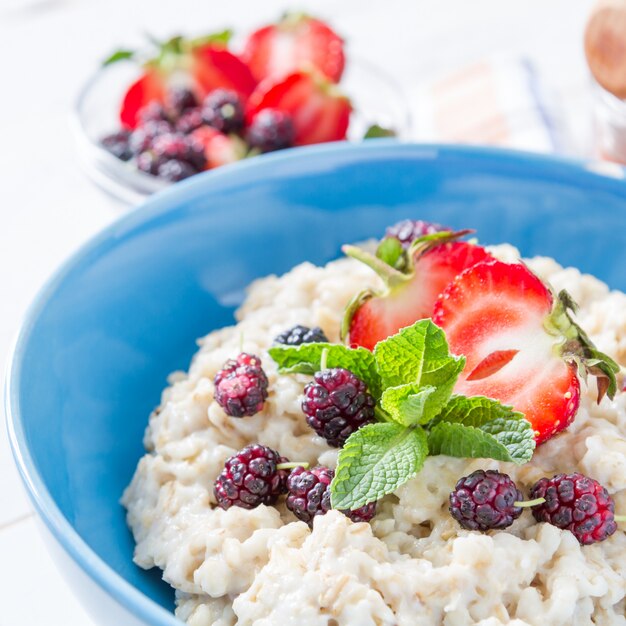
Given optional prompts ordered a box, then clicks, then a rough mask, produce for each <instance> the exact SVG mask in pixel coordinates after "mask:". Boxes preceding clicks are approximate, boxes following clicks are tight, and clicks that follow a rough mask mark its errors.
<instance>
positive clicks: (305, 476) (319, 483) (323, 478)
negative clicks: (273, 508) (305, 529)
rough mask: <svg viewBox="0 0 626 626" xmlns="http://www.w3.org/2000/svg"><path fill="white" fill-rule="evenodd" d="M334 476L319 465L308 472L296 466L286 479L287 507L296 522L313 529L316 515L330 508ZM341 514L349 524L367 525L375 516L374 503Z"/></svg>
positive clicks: (322, 513) (330, 470)
mask: <svg viewBox="0 0 626 626" xmlns="http://www.w3.org/2000/svg"><path fill="white" fill-rule="evenodd" d="M334 476H335V472H334V471H333V470H332V469H330V468H328V467H324V466H322V465H318V466H317V467H314V468H312V469H310V470H307V469H304V468H303V467H296V468H295V469H294V470H293V471H292V472H291V474H290V475H289V478H288V479H287V490H288V495H287V508H288V509H289V510H290V511H291V512H292V513H293V514H294V515H295V516H296V517H297V518H298V519H300V520H302V521H303V522H306V523H307V524H308V525H309V526H313V520H314V518H315V517H316V516H317V515H324V514H325V513H328V511H330V509H331V503H330V483H331V482H332V480H333V478H334ZM342 513H343V514H344V515H346V516H347V517H349V518H350V519H351V520H352V521H353V522H369V521H370V520H371V519H372V517H374V515H375V514H376V503H375V502H371V503H370V504H366V505H365V506H362V507H360V508H358V509H355V510H354V511H342Z"/></svg>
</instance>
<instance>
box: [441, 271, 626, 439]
mask: <svg viewBox="0 0 626 626" xmlns="http://www.w3.org/2000/svg"><path fill="white" fill-rule="evenodd" d="M574 309H575V304H574V303H573V302H572V300H571V298H569V296H568V295H567V294H566V293H565V292H562V293H561V294H559V296H558V297H555V296H554V295H553V293H552V292H551V290H550V289H549V288H548V287H547V286H546V285H545V284H544V283H543V282H542V281H541V280H540V279H539V278H538V277H537V276H535V275H534V274H533V273H532V272H531V271H530V270H529V269H528V268H527V267H526V266H525V265H523V264H521V263H516V264H508V263H502V262H500V261H495V260H494V261H489V262H482V263H479V264H477V265H474V266H473V267H470V268H468V269H466V270H465V271H463V272H462V273H461V274H459V275H458V276H457V277H456V278H455V279H454V281H453V282H452V283H451V284H450V285H448V287H447V288H446V289H445V290H444V291H443V293H442V294H441V295H440V296H439V298H438V299H437V302H436V303H435V306H434V315H433V321H434V322H435V323H436V324H437V325H439V326H440V327H441V328H443V329H444V330H445V332H446V336H447V338H448V343H449V345H450V351H451V352H452V353H454V354H457V355H461V354H462V355H464V356H465V358H466V365H465V369H464V370H463V372H462V374H461V376H460V378H459V381H458V382H457V385H456V386H455V391H456V392H457V393H461V394H464V395H467V396H487V397H490V398H494V399H496V400H499V401H500V402H502V403H503V404H507V405H510V406H513V408H514V409H515V410H517V411H519V412H521V413H523V414H524V415H525V417H526V419H527V420H528V421H530V423H531V424H532V426H533V428H534V430H535V438H536V441H537V443H542V442H543V441H546V440H547V439H549V438H550V437H552V436H553V435H555V434H556V433H558V432H559V431H561V430H563V429H564V428H566V427H567V426H568V425H569V424H570V423H571V422H572V420H573V419H574V416H575V415H576V411H577V410H578V405H579V401H580V382H579V377H578V376H579V373H580V374H582V375H586V374H587V373H591V374H593V375H595V376H597V377H598V389H599V396H598V401H600V399H601V398H602V396H603V395H604V393H608V395H609V396H610V397H613V395H614V394H615V390H616V382H615V373H616V372H617V371H618V370H619V368H618V366H617V365H616V364H615V362H614V361H613V360H612V359H611V358H610V357H608V356H607V355H605V354H602V353H601V352H599V351H598V350H597V349H596V348H595V346H594V345H593V344H592V342H591V341H590V340H589V338H588V337H587V335H586V334H585V333H584V331H583V330H582V329H581V328H580V327H579V326H578V325H577V324H576V323H575V322H574V321H573V318H572V316H571V314H570V311H572V310H574Z"/></svg>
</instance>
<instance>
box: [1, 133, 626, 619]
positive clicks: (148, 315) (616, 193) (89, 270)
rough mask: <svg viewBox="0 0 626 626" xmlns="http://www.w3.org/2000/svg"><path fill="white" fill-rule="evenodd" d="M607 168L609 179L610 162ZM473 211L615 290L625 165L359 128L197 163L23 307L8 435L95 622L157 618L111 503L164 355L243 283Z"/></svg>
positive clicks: (181, 346) (202, 328) (166, 613)
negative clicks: (393, 229)
mask: <svg viewBox="0 0 626 626" xmlns="http://www.w3.org/2000/svg"><path fill="white" fill-rule="evenodd" d="M620 177H621V178H620ZM409 216H411V217H419V218H423V219H426V220H433V221H437V222H440V223H443V224H447V225H450V226H452V227H456V228H464V227H472V228H475V229H476V230H477V231H478V235H479V237H480V239H481V241H483V242H487V243H498V242H502V241H510V242H512V243H513V244H515V245H517V246H519V248H521V250H522V252H523V253H524V254H525V255H535V254H545V255H550V256H554V257H555V258H556V259H557V260H558V261H560V262H561V263H564V264H572V265H576V266H578V267H580V268H581V269H582V270H584V271H587V272H592V273H594V274H596V275H598V276H599V277H600V278H602V279H604V280H606V281H607V282H608V283H609V284H610V285H611V286H612V287H615V288H620V289H626V272H625V271H624V268H625V267H626V182H625V181H624V179H623V171H622V170H620V169H616V170H615V177H609V176H604V175H600V174H597V173H594V172H593V171H591V169H590V168H588V167H586V166H585V165H582V164H574V163H568V162H564V161H560V160H556V159H550V158H543V157H534V156H529V155H522V154H515V153H509V152H502V151H497V150H487V149H470V148H439V147H435V146H431V147H428V146H412V145H399V144H395V143H389V142H371V143H366V144H364V145H358V146H351V145H345V144H344V145H329V146H317V147H314V148H308V149H301V150H290V151H289V152H288V154H279V155H276V156H267V157H261V158H258V159H254V160H252V161H250V162H249V163H247V164H240V165H237V166H234V167H225V168H223V169H220V170H218V171H217V172H215V173H209V174H206V175H202V176H198V177H194V179H193V180H191V181H189V182H186V183H182V184H178V185H175V186H174V187H173V188H172V189H171V190H168V191H167V192H165V193H163V194H161V195H159V196H157V197H155V198H154V199H152V200H150V201H149V202H148V203H146V205H145V206H144V207H143V208H141V209H140V210H138V211H137V212H135V213H133V214H131V215H128V216H127V217H124V218H123V219H121V220H119V221H118V222H117V223H115V224H114V225H113V226H111V227H110V228H108V229H107V230H106V231H104V232H103V233H102V234H100V235H99V236H98V237H96V238H95V239H93V240H92V241H91V242H90V243H88V244H87V245H86V246H85V247H84V248H83V249H82V250H81V251H80V252H79V253H78V254H76V255H75V256H74V257H73V258H72V259H71V260H70V261H69V262H68V263H67V264H66V265H65V266H64V267H63V268H62V269H61V270H60V271H59V272H58V273H57V274H56V276H55V277H54V278H53V279H52V280H51V281H50V283H49V284H48V285H47V287H46V288H45V289H44V290H43V292H42V293H41V294H40V295H39V297H38V299H37V301H36V302H35V304H34V305H33V307H32V309H31V311H30V313H29V314H28V316H27V318H26V320H25V322H24V326H23V328H22V331H21V334H20V336H19V340H18V342H17V346H16V348H15V352H14V354H13V358H12V362H11V366H10V371H9V376H8V381H7V393H6V410H7V415H8V424H9V431H10V437H11V442H12V446H13V450H14V453H15V457H16V460H17V463H18V465H19V468H20V471H21V474H22V477H23V479H24V481H25V483H26V486H27V488H28V491H29V493H30V496H31V498H32V500H33V503H34V505H35V507H36V509H37V511H38V512H39V514H40V516H41V518H42V520H43V522H44V524H43V527H44V529H45V532H46V533H47V534H48V535H49V537H50V538H51V541H50V547H51V549H52V551H53V553H54V554H55V556H56V557H57V561H58V563H59V565H60V568H61V570H62V571H63V573H64V574H65V575H66V576H67V577H68V578H69V579H70V581H71V584H72V586H73V587H74V589H75V591H76V592H77V594H78V595H79V596H80V597H81V599H82V600H83V601H84V603H85V605H86V607H87V609H88V610H89V611H90V613H91V615H92V616H93V619H94V621H96V622H97V623H100V624H109V625H114V624H115V625H118V624H124V625H125V626H137V625H146V624H149V625H151V626H155V625H159V626H165V625H171V626H173V625H174V624H176V623H178V622H177V621H176V620H175V619H174V617H173V616H172V614H171V610H172V608H173V593H172V592H171V590H170V589H169V587H168V586H167V585H166V584H164V583H163V582H162V581H161V580H160V575H159V572H155V571H153V572H144V571H142V570H140V569H139V568H137V567H135V566H134V565H133V563H132V552H133V541H132V538H131V535H130V533H129V531H128V530H127V528H126V524H125V521H124V511H123V510H122V508H121V506H120V505H119V502H118V501H119V498H120V495H121V493H122V490H123V489H124V487H125V486H126V484H127V483H128V482H129V480H130V478H131V476H132V473H133V470H134V468H135V464H136V462H137V460H138V458H139V457H140V455H141V454H142V445H141V440H142V433H143V430H144V427H145V425H146V422H147V418H148V414H149V413H150V411H151V409H152V408H153V407H154V406H155V404H157V402H158V400H159V395H160V391H161V389H162V388H163V387H164V385H165V379H166V376H167V374H168V373H169V372H171V371H172V370H175V369H178V368H185V367H186V366H187V364H188V362H189V359H190V357H191V355H192V354H193V352H194V351H195V349H196V344H195V343H194V340H195V339H196V337H198V336H201V335H203V334H205V333H207V332H208V331H210V330H212V329H214V328H218V327H220V326H223V325H225V324H229V323H230V322H231V321H232V315H233V311H234V309H235V307H236V306H237V304H238V303H239V302H241V299H242V296H243V291H244V288H245V286H246V285H247V284H248V283H249V282H250V281H251V280H253V279H254V278H257V277H259V276H263V275H265V274H269V273H271V272H277V273H281V272H285V271H286V270H288V269H289V268H291V267H292V266H293V265H295V264H297V263H300V262H301V261H305V260H308V261H312V262H314V263H325V262H326V261H328V260H330V259H332V258H335V257H337V256H338V255H339V254H340V246H341V244H342V243H344V242H347V241H357V240H361V239H364V238H366V237H370V236H376V235H380V234H381V233H382V232H383V230H384V227H385V226H386V225H388V224H390V223H393V222H395V221H397V220H399V219H402V218H405V217H409Z"/></svg>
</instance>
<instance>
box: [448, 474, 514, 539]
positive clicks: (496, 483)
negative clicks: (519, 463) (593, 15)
mask: <svg viewBox="0 0 626 626" xmlns="http://www.w3.org/2000/svg"><path fill="white" fill-rule="evenodd" d="M522 499H523V496H522V492H521V491H520V490H519V489H518V488H517V487H516V486H515V483H514V482H513V480H511V478H510V477H509V476H507V475H506V474H501V473H500V472H496V471H493V470H487V471H486V472H484V471H483V470H477V471H475V472H474V473H472V474H470V475H469V476H464V477H463V478H461V480H459V482H458V483H457V484H456V487H455V489H454V491H453V492H452V493H451V494H450V513H451V514H452V517H454V519H455V520H457V522H459V524H461V526H463V528H467V529H468V530H490V529H491V528H506V527H507V526H510V525H511V524H512V523H513V522H514V521H515V520H516V519H517V518H518V517H519V516H520V515H521V514H522V508H521V507H520V506H516V505H515V503H516V502H520V501H521V500H522Z"/></svg>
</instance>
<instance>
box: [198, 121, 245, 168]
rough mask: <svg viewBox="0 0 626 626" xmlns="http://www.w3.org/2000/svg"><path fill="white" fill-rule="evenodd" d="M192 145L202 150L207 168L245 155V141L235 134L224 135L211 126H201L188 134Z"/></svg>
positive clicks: (224, 163)
mask: <svg viewBox="0 0 626 626" xmlns="http://www.w3.org/2000/svg"><path fill="white" fill-rule="evenodd" d="M190 139H191V143H192V145H193V146H196V147H200V148H202V150H203V151H204V156H205V158H206V168H205V169H207V170H209V169H213V168H214V167H220V166H221V165H227V164H228V163H234V162H235V161H239V160H240V159H243V158H244V157H245V156H246V145H245V142H244V141H243V140H242V139H241V138H239V137H237V136H236V135H224V134H222V133H220V132H219V131H218V130H216V129H215V128H213V127H212V126H206V125H204V126H201V127H200V128H197V129H196V130H194V131H193V132H192V133H191V135H190Z"/></svg>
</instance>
